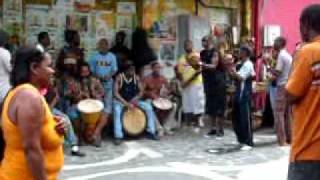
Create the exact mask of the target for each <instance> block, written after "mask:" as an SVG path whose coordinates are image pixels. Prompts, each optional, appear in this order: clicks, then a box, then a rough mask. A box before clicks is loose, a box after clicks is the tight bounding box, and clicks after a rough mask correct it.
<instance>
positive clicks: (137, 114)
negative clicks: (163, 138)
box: [122, 107, 147, 137]
mask: <svg viewBox="0 0 320 180" xmlns="http://www.w3.org/2000/svg"><path fill="white" fill-rule="evenodd" d="M122 123H123V129H124V131H125V132H126V134H127V135H129V136H132V137H136V136H139V135H140V134H141V133H143V132H144V130H145V129H146V126H147V117H146V115H145V113H144V112H143V111H142V110H141V109H140V108H138V107H135V108H133V109H131V108H125V109H124V110H123V113H122Z"/></svg>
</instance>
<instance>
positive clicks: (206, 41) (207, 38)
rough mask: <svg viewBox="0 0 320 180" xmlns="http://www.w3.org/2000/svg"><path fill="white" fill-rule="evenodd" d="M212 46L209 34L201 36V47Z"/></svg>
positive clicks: (207, 47)
mask: <svg viewBox="0 0 320 180" xmlns="http://www.w3.org/2000/svg"><path fill="white" fill-rule="evenodd" d="M211 46H212V38H211V36H205V37H203V38H202V47H203V48H204V49H210V48H211Z"/></svg>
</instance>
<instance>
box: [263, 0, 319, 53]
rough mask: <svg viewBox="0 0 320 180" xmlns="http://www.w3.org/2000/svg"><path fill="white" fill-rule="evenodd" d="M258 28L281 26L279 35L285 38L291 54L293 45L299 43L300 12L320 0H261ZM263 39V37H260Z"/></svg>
mask: <svg viewBox="0 0 320 180" xmlns="http://www.w3.org/2000/svg"><path fill="white" fill-rule="evenodd" d="M260 3H262V4H260V8H259V9H260V17H259V18H260V19H259V21H260V25H261V26H260V28H261V29H262V28H263V26H264V25H265V24H275V25H280V26H281V35H282V36H284V37H285V38H287V41H288V46H287V48H288V50H289V51H290V52H293V50H294V48H295V44H296V43H297V42H299V41H300V32H299V17H300V14H301V12H302V10H303V9H304V8H305V7H306V6H308V5H310V4H315V3H318V4H319V3H320V0H261V2H260ZM262 38H263V36H262Z"/></svg>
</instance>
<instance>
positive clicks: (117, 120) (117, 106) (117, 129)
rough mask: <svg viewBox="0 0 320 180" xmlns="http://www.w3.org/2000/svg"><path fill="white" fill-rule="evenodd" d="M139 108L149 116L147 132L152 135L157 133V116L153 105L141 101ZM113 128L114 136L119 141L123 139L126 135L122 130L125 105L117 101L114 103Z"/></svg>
mask: <svg viewBox="0 0 320 180" xmlns="http://www.w3.org/2000/svg"><path fill="white" fill-rule="evenodd" d="M138 106H139V107H140V108H141V109H142V110H143V111H144V112H145V113H146V115H147V132H148V133H150V134H155V133H156V120H157V119H156V115H155V113H154V111H153V107H152V105H151V103H149V102H146V101H139V103H138ZM113 108H114V111H113V126H114V136H115V138H117V139H123V137H124V133H123V128H122V117H121V114H122V111H123V108H124V105H123V104H122V103H121V102H119V101H117V100H114V101H113Z"/></svg>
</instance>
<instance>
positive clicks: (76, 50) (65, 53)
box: [57, 30, 84, 75]
mask: <svg viewBox="0 0 320 180" xmlns="http://www.w3.org/2000/svg"><path fill="white" fill-rule="evenodd" d="M65 41H66V45H65V46H64V47H63V48H62V49H61V51H60V53H59V55H58V59H57V71H58V75H61V74H63V73H65V72H64V71H65V68H66V66H65V64H68V63H69V62H71V61H72V62H74V61H75V62H76V65H79V64H81V63H83V62H84V50H83V49H82V48H80V42H81V39H80V35H79V32H78V31H75V30H66V31H65ZM77 71H78V69H77Z"/></svg>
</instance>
